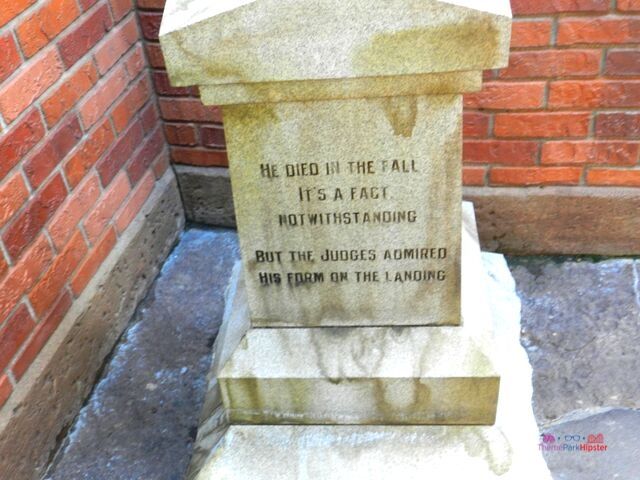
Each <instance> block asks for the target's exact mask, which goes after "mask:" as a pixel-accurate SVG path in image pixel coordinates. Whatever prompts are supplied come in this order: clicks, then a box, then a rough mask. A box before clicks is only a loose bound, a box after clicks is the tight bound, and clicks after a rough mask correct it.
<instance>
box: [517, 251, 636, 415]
mask: <svg viewBox="0 0 640 480" xmlns="http://www.w3.org/2000/svg"><path fill="white" fill-rule="evenodd" d="M557 261H558V263H554V262H553V259H550V258H545V257H543V258H522V259H519V258H516V257H513V258H511V259H510V263H511V270H512V272H513V275H514V277H515V279H516V282H517V285H518V293H519V294H520V296H521V298H522V305H523V310H522V318H523V330H522V343H523V344H524V346H525V347H526V348H527V351H528V353H529V356H530V358H531V362H532V363H533V365H534V366H535V375H534V378H533V382H534V387H535V389H534V391H535V395H534V406H535V411H536V416H537V417H538V421H539V422H540V423H547V422H549V421H550V420H554V419H556V418H558V417H560V416H562V415H565V414H567V413H569V412H572V411H573V410H579V409H585V408H594V407H607V406H620V407H631V408H640V377H639V376H638V375H636V374H635V373H634V372H638V371H640V343H639V342H638V339H640V324H639V322H638V318H640V280H639V279H640V262H638V261H637V260H627V259H624V260H623V259H621V260H607V261H602V262H593V261H589V260H583V261H576V260H572V259H566V258H565V259H557Z"/></svg>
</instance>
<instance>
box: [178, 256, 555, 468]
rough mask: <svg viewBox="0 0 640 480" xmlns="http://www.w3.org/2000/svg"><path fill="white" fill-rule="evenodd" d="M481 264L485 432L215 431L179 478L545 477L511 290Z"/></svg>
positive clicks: (499, 268)
mask: <svg viewBox="0 0 640 480" xmlns="http://www.w3.org/2000/svg"><path fill="white" fill-rule="evenodd" d="M483 260H484V265H485V268H486V270H487V272H488V277H487V281H486V283H487V290H486V292H487V293H484V294H485V295H487V297H488V299H489V302H490V308H491V312H492V314H493V316H492V318H493V321H494V325H495V333H496V342H497V344H496V348H495V352H496V354H497V356H498V359H497V361H498V365H499V370H500V372H501V375H502V382H501V386H500V403H499V406H498V415H497V419H496V425H495V426H494V427H486V426H485V427H482V426H476V427H472V426H464V427H460V426H273V425H270V426H263V425H261V426H232V427H231V428H230V429H229V430H228V431H227V433H226V435H225V436H224V438H223V440H222V441H221V442H220V443H218V439H219V438H220V437H221V432H222V431H223V430H224V425H223V424H222V425H220V424H218V428H217V429H213V430H210V431H209V432H210V437H207V435H202V436H200V435H199V437H198V438H199V440H198V443H199V445H217V447H216V448H211V447H209V446H207V447H206V448H202V449H201V448H199V446H198V445H196V451H197V452H199V455H197V457H194V462H193V463H192V465H191V468H190V473H189V476H188V478H189V479H197V480H213V479H216V480H229V479H242V480H245V479H252V480H262V479H265V480H266V479H268V480H274V479H275V480H281V479H291V480H294V479H296V480H297V479H299V478H314V479H320V480H323V479H332V480H334V479H349V480H351V479H358V478H363V479H365V478H366V479H367V480H370V479H373V480H378V479H380V480H382V479H385V480H386V479H388V478H403V479H416V480H417V479H422V478H425V477H424V476H425V472H429V478H430V479H434V480H439V479H449V478H474V479H497V478H500V479H507V480H521V479H525V478H536V479H550V478H551V477H550V474H549V471H548V469H547V467H546V465H545V463H544V461H543V459H542V455H541V454H540V453H539V451H538V448H537V443H538V437H539V433H538V430H537V427H536V424H535V421H534V418H533V412H532V410H531V391H532V389H531V380H530V379H531V367H530V365H529V363H528V360H527V356H526V353H525V352H524V350H523V349H522V347H521V346H520V344H519V341H518V339H519V332H520V323H519V312H520V303H519V300H518V298H517V296H516V294H515V285H514V282H513V279H512V278H511V277H510V275H509V271H508V268H507V266H506V263H505V261H504V259H503V258H502V257H501V256H498V255H492V254H485V255H484V256H483ZM440 328H444V327H440ZM212 392H215V389H213V390H211V391H210V393H209V394H208V395H211V393H212ZM214 396H215V395H214ZM217 398H219V397H217ZM218 412H219V410H218ZM207 442H208V443H207ZM207 451H208V452H209V456H208V458H206V459H205V456H206V452H207Z"/></svg>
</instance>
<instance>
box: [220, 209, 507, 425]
mask: <svg viewBox="0 0 640 480" xmlns="http://www.w3.org/2000/svg"><path fill="white" fill-rule="evenodd" d="M463 210H464V215H463V219H464V227H465V228H463V229H462V292H463V296H462V298H463V302H462V317H463V319H464V325H463V326H462V327H439V328H432V327H431V328H430V327H379V328H365V327H362V328H344V327H343V328H294V329H289V328H280V329H252V330H250V331H249V332H248V333H247V334H246V336H245V337H244V338H243V339H242V342H241V343H240V346H239V348H237V349H236V350H235V352H234V353H233V355H232V356H231V358H230V359H229V361H228V362H227V363H226V365H224V367H223V368H222V370H221V371H220V373H219V375H218V379H219V381H220V385H221V389H222V396H223V399H224V403H225V406H226V407H227V412H228V414H229V418H230V420H231V422H232V423H268V424H405V425H420V424H427V425H428V424H457V425H460V424H465V425H491V424H493V422H494V421H495V411H496V404H497V400H498V387H499V378H498V374H497V373H496V370H495V367H494V364H493V361H492V356H493V351H494V345H493V342H492V341H491V332H492V327H493V325H492V320H491V313H490V310H489V308H488V305H487V299H486V292H485V290H484V288H483V286H482V285H483V282H484V280H485V277H486V275H485V272H484V268H483V265H482V262H481V259H480V258H481V257H480V248H479V245H478V240H477V231H476V227H475V220H474V217H473V207H472V205H471V204H466V205H465V206H464V208H463ZM232 288H233V289H234V291H235V292H236V297H229V301H230V302H231V303H232V304H233V305H234V306H235V308H236V309H238V310H239V311H240V312H241V313H242V312H244V314H245V315H246V314H248V311H247V308H246V304H247V298H246V290H245V288H243V285H240V286H238V287H235V286H234V287H232ZM242 323H243V324H248V323H249V320H248V319H244V320H243V322H242Z"/></svg>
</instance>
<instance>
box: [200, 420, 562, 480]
mask: <svg viewBox="0 0 640 480" xmlns="http://www.w3.org/2000/svg"><path fill="white" fill-rule="evenodd" d="M512 440H513V439H508V438H507V437H506V436H505V434H504V432H503V431H502V430H501V429H500V428H498V427H487V426H483V427H478V426H382V425H380V426H360V425H358V426H274V425H233V426H231V427H230V428H229V430H228V431H227V433H226V434H225V436H224V437H223V439H222V441H221V442H220V443H219V444H218V446H217V449H216V452H215V456H214V457H213V458H214V459H212V461H210V462H208V463H207V464H206V465H205V466H204V468H203V469H202V471H201V472H200V474H199V475H198V476H197V480H213V479H216V480H218V479H225V480H236V479H237V480H248V479H251V480H274V479H279V480H289V479H290V480H294V479H295V480H301V479H313V480H358V479H362V480H364V479H366V480H389V479H396V478H397V479H402V480H424V479H429V480H449V479H454V478H455V479H458V478H460V479H462V478H473V479H474V480H489V479H491V480H493V479H501V480H523V479H547V480H549V479H550V478H551V477H550V476H549V473H548V470H547V469H546V465H545V464H544V460H543V459H542V457H541V456H540V454H539V453H538V452H537V450H536V444H535V442H536V435H534V436H533V437H532V438H530V439H528V441H527V440H525V439H523V440H524V444H528V445H526V446H524V447H523V443H515V444H514V443H513V442H512ZM513 447H516V449H515V450H514V449H513Z"/></svg>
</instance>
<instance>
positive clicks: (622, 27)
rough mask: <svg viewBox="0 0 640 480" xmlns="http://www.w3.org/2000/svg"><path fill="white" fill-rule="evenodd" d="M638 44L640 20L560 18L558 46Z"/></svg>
mask: <svg viewBox="0 0 640 480" xmlns="http://www.w3.org/2000/svg"><path fill="white" fill-rule="evenodd" d="M637 42H640V18H633V17H629V18H611V17H603V18H598V17H596V18H591V17H580V18H561V19H560V20H559V24H558V40H557V43H558V45H579V44H599V43H609V44H622V43H637Z"/></svg>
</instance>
